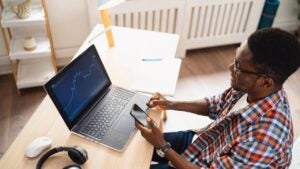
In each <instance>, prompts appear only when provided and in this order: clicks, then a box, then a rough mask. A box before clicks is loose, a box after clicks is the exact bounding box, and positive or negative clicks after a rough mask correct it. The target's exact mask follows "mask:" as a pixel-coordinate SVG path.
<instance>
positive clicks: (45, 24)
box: [1, 0, 57, 89]
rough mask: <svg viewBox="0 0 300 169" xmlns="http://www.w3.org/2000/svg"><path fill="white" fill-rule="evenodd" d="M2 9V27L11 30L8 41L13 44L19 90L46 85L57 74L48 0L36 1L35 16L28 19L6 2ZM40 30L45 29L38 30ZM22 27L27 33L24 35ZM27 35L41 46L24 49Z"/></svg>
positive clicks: (11, 51) (32, 12)
mask: <svg viewBox="0 0 300 169" xmlns="http://www.w3.org/2000/svg"><path fill="white" fill-rule="evenodd" d="M1 7H2V17H1V27H2V28H7V29H8V32H9V37H6V38H5V40H6V41H9V42H6V43H7V44H9V47H8V51H9V57H10V60H11V64H12V69H13V74H14V78H15V82H16V86H17V88H18V89H23V88H29V87H35V86H42V85H43V84H44V83H45V82H46V81H48V80H49V79H50V78H51V77H52V76H54V75H55V74H56V72H57V63H56V57H55V52H54V47H53V40H52V36H51V30H50V25H49V21H48V15H47V10H46V3H45V2H44V0H41V1H36V2H33V4H32V11H31V15H30V17H29V18H26V19H19V18H18V17H17V16H16V14H15V13H13V12H12V10H11V7H10V5H8V4H4V3H3V1H2V0H1ZM40 27H41V30H40V31H36V29H37V28H38V29H39V28H40ZM20 28H22V29H23V28H24V29H26V30H27V31H24V32H22V29H20ZM30 30H33V31H32V32H30ZM28 32H30V33H28ZM27 36H32V37H34V39H35V41H36V44H37V46H36V48H35V49H34V50H31V51H27V50H25V49H24V47H23V42H24V39H25V38H26V37H27Z"/></svg>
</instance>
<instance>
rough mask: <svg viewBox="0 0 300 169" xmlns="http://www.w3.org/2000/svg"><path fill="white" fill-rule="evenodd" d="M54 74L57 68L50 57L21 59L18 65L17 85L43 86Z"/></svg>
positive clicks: (24, 86) (25, 86)
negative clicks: (46, 58)
mask: <svg viewBox="0 0 300 169" xmlns="http://www.w3.org/2000/svg"><path fill="white" fill-rule="evenodd" d="M54 75H55V70H54V68H53V66H52V62H51V61H50V60H49V59H48V60H45V59H34V60H30V61H29V60H26V61H24V62H22V61H20V62H19V66H18V78H17V87H18V88H19V89H21V88H28V87H35V86H42V85H44V84H45V83H46V82H47V81H48V80H49V79H50V78H51V77H53V76H54Z"/></svg>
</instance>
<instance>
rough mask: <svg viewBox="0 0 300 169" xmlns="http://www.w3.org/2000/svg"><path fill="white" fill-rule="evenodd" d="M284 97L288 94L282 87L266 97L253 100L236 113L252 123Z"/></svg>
mask: <svg viewBox="0 0 300 169" xmlns="http://www.w3.org/2000/svg"><path fill="white" fill-rule="evenodd" d="M282 98H286V94H285V92H284V90H283V89H280V90H278V91H277V92H275V93H273V94H271V95H269V96H267V97H265V98H264V99H261V100H258V101H256V102H253V103H251V104H249V105H248V106H246V107H244V108H242V109H240V110H238V111H236V112H234V114H241V115H242V117H243V118H244V119H245V120H246V121H247V122H248V123H252V122H253V121H255V120H256V119H257V118H259V117H261V116H263V115H264V114H265V113H266V112H268V111H269V110H270V109H272V108H274V107H275V105H276V104H277V103H278V102H279V101H280V100H281V99H282Z"/></svg>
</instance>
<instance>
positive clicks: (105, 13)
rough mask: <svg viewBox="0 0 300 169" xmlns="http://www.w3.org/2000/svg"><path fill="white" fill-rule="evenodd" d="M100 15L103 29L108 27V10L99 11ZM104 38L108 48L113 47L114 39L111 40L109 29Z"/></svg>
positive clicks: (111, 35)
mask: <svg viewBox="0 0 300 169" xmlns="http://www.w3.org/2000/svg"><path fill="white" fill-rule="evenodd" d="M100 15H101V18H102V23H103V25H104V27H105V28H108V27H110V19H109V13H108V9H103V10H100ZM106 38H107V41H108V44H109V47H113V46H114V45H115V42H114V38H113V34H112V30H111V29H109V30H108V31H107V32H106Z"/></svg>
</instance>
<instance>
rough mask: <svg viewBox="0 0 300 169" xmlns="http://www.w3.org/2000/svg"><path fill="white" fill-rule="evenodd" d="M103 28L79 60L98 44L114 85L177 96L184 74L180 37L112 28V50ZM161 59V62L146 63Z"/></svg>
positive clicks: (89, 40)
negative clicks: (178, 57) (182, 72)
mask: <svg viewBox="0 0 300 169" xmlns="http://www.w3.org/2000/svg"><path fill="white" fill-rule="evenodd" d="M103 30H104V28H103V26H102V25H99V24H98V25H96V26H95V28H94V29H93V30H92V32H91V33H90V35H89V36H88V37H87V39H86V40H85V42H84V43H83V45H82V46H81V47H80V49H79V50H78V52H77V53H76V55H75V56H78V55H79V54H80V53H81V52H83V51H84V50H85V49H86V48H88V47H89V46H90V45H91V44H95V46H96V48H97V50H98V53H99V55H100V57H101V60H102V62H103V63H104V66H105V67H106V70H107V72H108V74H109V76H110V78H111V80H112V83H113V84H115V85H118V86H121V87H124V88H127V89H132V90H136V91H142V92H147V93H154V92H157V91H159V92H161V93H162V94H165V95H174V93H175V89H176V83H177V79H178V75H179V70H180V64H181V60H180V59H175V58H174V56H175V53H176V49H177V43H178V40H179V36H178V35H175V34H168V33H160V32H152V31H145V30H137V29H131V28H123V27H112V31H113V36H114V40H115V46H114V47H113V48H109V47H108V43H107V40H106V36H105V34H102V35H99V32H101V31H103ZM143 58H161V59H162V60H161V61H142V59H143Z"/></svg>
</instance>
